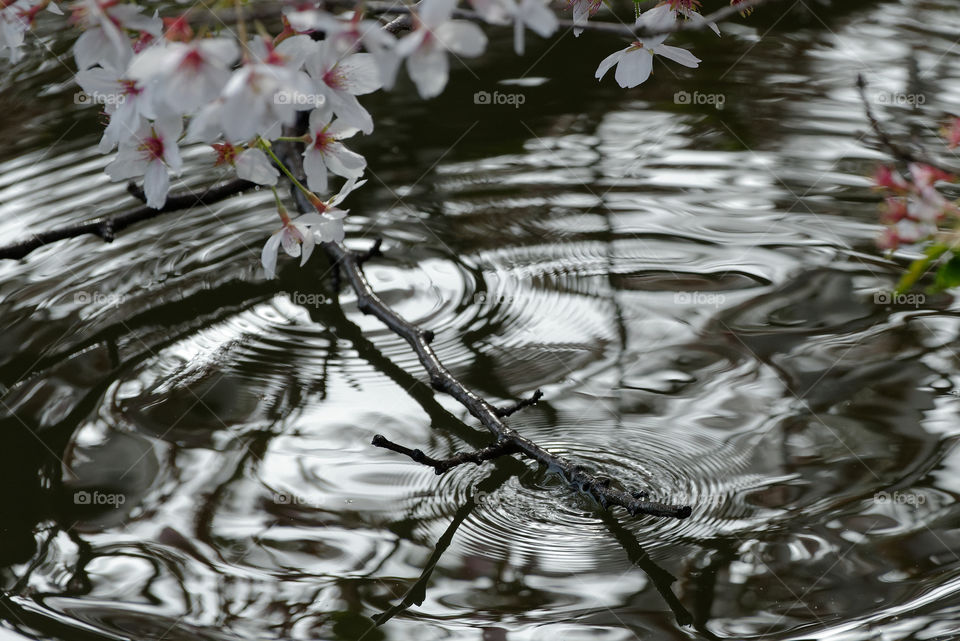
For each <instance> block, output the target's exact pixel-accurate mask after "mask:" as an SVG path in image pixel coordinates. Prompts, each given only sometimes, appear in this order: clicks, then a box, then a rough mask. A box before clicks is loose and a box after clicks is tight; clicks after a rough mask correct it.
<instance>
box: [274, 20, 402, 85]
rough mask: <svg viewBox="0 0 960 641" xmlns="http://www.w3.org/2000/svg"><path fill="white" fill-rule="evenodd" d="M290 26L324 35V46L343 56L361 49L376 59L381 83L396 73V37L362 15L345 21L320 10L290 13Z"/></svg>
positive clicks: (386, 81) (384, 82) (385, 82)
mask: <svg viewBox="0 0 960 641" xmlns="http://www.w3.org/2000/svg"><path fill="white" fill-rule="evenodd" d="M287 20H288V21H289V22H290V26H291V27H293V29H295V30H297V31H312V30H319V31H322V32H323V33H324V43H325V44H327V45H329V46H330V47H331V48H332V49H333V50H334V51H336V52H337V54H338V55H340V56H346V55H349V54H351V53H355V52H356V51H358V50H359V49H360V47H361V46H362V47H363V48H364V49H366V51H367V53H369V54H370V55H371V56H373V59H374V61H375V62H376V65H377V70H378V72H379V75H380V84H381V85H384V84H387V83H388V80H389V79H391V78H393V76H394V74H395V73H396V61H395V53H394V51H393V49H394V47H395V46H396V44H397V40H396V38H394V37H393V36H392V35H391V34H390V33H388V32H387V31H384V29H383V25H382V24H381V23H379V22H377V21H376V20H364V19H362V13H361V12H359V11H358V12H355V13H354V14H353V16H352V17H351V18H348V19H343V18H340V17H337V16H334V15H331V14H329V13H327V12H326V11H320V10H315V9H314V10H306V11H294V12H291V13H288V14H287Z"/></svg>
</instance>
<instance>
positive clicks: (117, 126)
mask: <svg viewBox="0 0 960 641" xmlns="http://www.w3.org/2000/svg"><path fill="white" fill-rule="evenodd" d="M76 79H77V84H79V85H80V87H81V88H82V89H83V90H84V91H85V92H86V93H87V95H88V96H89V97H90V98H91V100H92V101H93V102H95V103H97V104H100V105H103V110H104V111H105V112H106V113H107V114H108V115H109V116H110V123H109V124H108V125H107V128H106V129H105V130H104V132H103V138H101V139H100V146H99V150H100V153H103V154H105V153H108V152H110V151H112V150H113V148H114V147H116V146H117V144H118V143H120V142H121V141H123V140H126V139H128V138H130V137H132V136H134V135H135V134H136V132H137V128H138V127H139V126H140V122H141V121H142V120H143V119H146V118H155V117H156V113H155V111H154V108H153V103H152V100H151V90H150V88H149V87H146V86H144V85H142V84H140V83H138V82H136V81H135V80H133V79H131V78H129V77H126V76H125V74H123V73H121V72H119V71H116V70H115V69H113V68H111V67H107V68H104V67H96V68H94V69H85V70H83V71H81V72H79V73H78V74H77V76H76Z"/></svg>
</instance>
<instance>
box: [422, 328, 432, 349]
mask: <svg viewBox="0 0 960 641" xmlns="http://www.w3.org/2000/svg"><path fill="white" fill-rule="evenodd" d="M435 336H436V335H435V334H434V333H433V330H432V329H424V330H420V338H422V339H423V340H424V342H425V343H426V344H427V345H429V344H430V343H432V342H433V339H434V338H435Z"/></svg>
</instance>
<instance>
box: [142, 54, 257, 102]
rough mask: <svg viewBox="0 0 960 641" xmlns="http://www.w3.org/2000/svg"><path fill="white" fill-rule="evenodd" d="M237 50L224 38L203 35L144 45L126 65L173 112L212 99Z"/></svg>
mask: <svg viewBox="0 0 960 641" xmlns="http://www.w3.org/2000/svg"><path fill="white" fill-rule="evenodd" d="M239 55H240V49H239V47H238V46H237V43H236V42H235V41H234V40H231V39H228V38H204V39H200V40H194V41H193V42H189V43H185V42H170V43H167V44H165V45H159V46H154V47H148V48H147V49H145V50H144V51H142V52H140V53H138V54H137V55H136V57H135V58H134V59H133V62H131V64H130V69H129V75H130V77H132V78H134V79H136V80H139V81H142V82H144V83H146V82H154V83H156V85H157V91H156V93H155V95H156V96H158V97H163V99H164V100H165V101H166V103H167V106H168V107H169V108H170V109H172V110H173V111H174V112H175V113H179V114H184V113H190V112H193V111H195V110H196V109H197V108H199V107H200V106H202V105H204V104H206V103H209V102H210V101H212V100H214V99H215V98H216V97H217V95H219V93H220V91H221V90H222V89H223V87H224V86H225V85H226V84H227V81H228V80H229V78H230V70H229V67H230V65H231V64H233V62H234V61H235V60H236V59H237V58H238V57H239Z"/></svg>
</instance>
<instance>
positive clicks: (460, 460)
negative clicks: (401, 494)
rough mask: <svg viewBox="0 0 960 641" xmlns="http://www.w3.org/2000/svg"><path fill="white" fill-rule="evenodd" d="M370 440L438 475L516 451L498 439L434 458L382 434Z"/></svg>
mask: <svg viewBox="0 0 960 641" xmlns="http://www.w3.org/2000/svg"><path fill="white" fill-rule="evenodd" d="M371 442H372V443H373V445H375V446H377V447H382V448H384V449H387V450H392V451H394V452H397V453H398V454H403V455H405V456H409V457H410V458H411V459H413V460H414V461H416V462H417V463H423V464H424V465H429V466H430V467H432V468H433V469H434V471H435V472H436V473H437V474H438V475H439V474H443V473H444V472H447V471H449V470H451V469H453V468H455V467H457V466H458V465H463V464H464V463H476V464H477V465H480V464H481V463H483V462H484V461H490V460H493V459H495V458H500V457H501V456H506V455H507V454H513V453H515V452H516V451H517V449H516V446H514V444H513V443H511V442H510V441H499V442H497V443H494V444H493V445H489V446H487V447H484V448H481V449H479V450H472V451H468V452H458V453H457V454H454V455H453V456H451V457H450V458H445V459H435V458H433V457H432V456H427V455H426V454H424V453H423V450H421V449H411V448H409V447H404V446H403V445H399V444H397V443H394V442H393V441H391V440H390V439H388V438H387V437H385V436H383V435H382V434H377V435H376V436H374V437H373V441H371Z"/></svg>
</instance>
